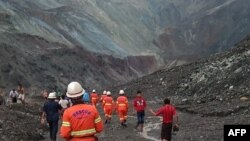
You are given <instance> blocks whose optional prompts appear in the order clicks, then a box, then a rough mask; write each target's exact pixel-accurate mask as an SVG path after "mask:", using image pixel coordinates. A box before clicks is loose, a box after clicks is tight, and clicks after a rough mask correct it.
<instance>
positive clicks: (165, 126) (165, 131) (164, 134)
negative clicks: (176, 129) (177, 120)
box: [161, 123, 172, 141]
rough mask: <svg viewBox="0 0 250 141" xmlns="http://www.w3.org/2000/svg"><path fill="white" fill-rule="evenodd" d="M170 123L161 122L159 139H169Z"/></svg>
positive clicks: (170, 132) (169, 140)
mask: <svg viewBox="0 0 250 141" xmlns="http://www.w3.org/2000/svg"><path fill="white" fill-rule="evenodd" d="M171 134H172V123H162V127H161V139H166V140H168V141H171Z"/></svg>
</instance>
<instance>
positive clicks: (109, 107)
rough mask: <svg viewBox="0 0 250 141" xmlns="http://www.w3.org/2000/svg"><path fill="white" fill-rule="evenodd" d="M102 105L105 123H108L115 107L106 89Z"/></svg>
mask: <svg viewBox="0 0 250 141" xmlns="http://www.w3.org/2000/svg"><path fill="white" fill-rule="evenodd" d="M102 107H103V111H104V114H105V117H106V121H105V124H106V123H110V121H111V118H112V113H113V110H114V107H115V103H114V100H113V98H112V97H111V92H110V91H107V96H106V97H105V98H104V99H103V102H102Z"/></svg>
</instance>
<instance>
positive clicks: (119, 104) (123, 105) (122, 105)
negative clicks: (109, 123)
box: [118, 104, 126, 106]
mask: <svg viewBox="0 0 250 141" xmlns="http://www.w3.org/2000/svg"><path fill="white" fill-rule="evenodd" d="M118 106H126V104H118Z"/></svg>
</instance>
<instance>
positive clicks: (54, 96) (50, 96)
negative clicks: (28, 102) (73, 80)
mask: <svg viewBox="0 0 250 141" xmlns="http://www.w3.org/2000/svg"><path fill="white" fill-rule="evenodd" d="M55 98H56V92H51V93H49V96H48V99H55Z"/></svg>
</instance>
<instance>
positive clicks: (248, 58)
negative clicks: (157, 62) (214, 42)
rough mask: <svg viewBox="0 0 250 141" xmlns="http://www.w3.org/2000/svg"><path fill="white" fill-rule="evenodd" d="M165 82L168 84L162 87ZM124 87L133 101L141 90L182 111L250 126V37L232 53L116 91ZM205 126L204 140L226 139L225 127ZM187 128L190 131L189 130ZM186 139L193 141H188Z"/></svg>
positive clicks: (179, 67) (170, 71) (128, 85)
mask: <svg viewBox="0 0 250 141" xmlns="http://www.w3.org/2000/svg"><path fill="white" fill-rule="evenodd" d="M162 83H164V84H165V85H161V84H162ZM124 87H126V88H127V89H126V92H127V93H129V95H128V97H130V98H133V97H135V95H136V91H137V90H138V89H139V90H142V91H143V95H144V96H145V97H146V99H150V100H152V101H157V99H158V98H157V97H161V98H164V97H170V98H171V101H172V102H173V103H174V105H176V106H177V108H178V109H179V110H180V111H182V112H188V113H190V114H193V115H200V116H201V117H204V118H207V119H213V118H218V119H220V120H221V121H224V120H225V122H223V123H230V121H233V123H236V124H249V120H243V119H244V118H245V119H247V118H249V117H248V115H249V114H250V111H249V110H250V109H249V107H250V101H249V100H248V99H249V96H250V89H249V88H250V36H249V37H247V38H246V39H244V40H243V41H241V42H240V43H238V44H237V45H236V46H235V47H234V48H233V49H231V50H229V51H228V52H225V53H221V54H216V55H213V56H210V57H209V58H203V59H201V60H200V61H196V62H193V63H190V64H186V65H182V66H177V67H173V68H170V69H163V70H160V71H157V72H155V73H153V74H151V75H148V76H145V77H142V78H139V79H137V80H134V81H132V82H130V83H128V84H124V85H121V86H117V87H115V88H114V91H118V90H119V89H121V88H124ZM156 96H157V97H156ZM159 103H160V102H159ZM239 117H240V118H239ZM198 123H199V122H198ZM215 125H216V124H215ZM190 126H191V125H190ZM221 126H222V125H221ZM205 127H207V128H208V129H205V128H204V129H203V130H204V133H201V134H200V135H202V136H203V138H207V136H209V137H211V136H214V135H215V134H217V137H214V139H208V138H207V139H204V140H206V141H210V140H211V141H212V140H221V139H222V137H223V136H220V135H218V134H219V133H222V129H223V128H221V127H218V126H217V125H216V126H214V127H211V126H209V125H208V124H205ZM211 128H215V129H216V130H218V131H219V132H217V133H215V132H210V133H209V135H208V134H207V133H205V130H210V129H211ZM187 129H190V128H188V127H187ZM191 131H193V130H191ZM200 132H203V131H200ZM200 132H199V133H200ZM190 134H191V135H189V136H193V134H196V133H190ZM185 140H193V139H192V138H189V139H187V138H185ZM196 140H198V138H197V139H196Z"/></svg>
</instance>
